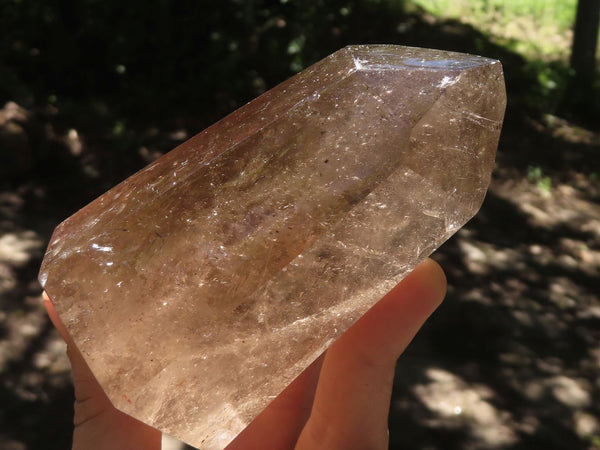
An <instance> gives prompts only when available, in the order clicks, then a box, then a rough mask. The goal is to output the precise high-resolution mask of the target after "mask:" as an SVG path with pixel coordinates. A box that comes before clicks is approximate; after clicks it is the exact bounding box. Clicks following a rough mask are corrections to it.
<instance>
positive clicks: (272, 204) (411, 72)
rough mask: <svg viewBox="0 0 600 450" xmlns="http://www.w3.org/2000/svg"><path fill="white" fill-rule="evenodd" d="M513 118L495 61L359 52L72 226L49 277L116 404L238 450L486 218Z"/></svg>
mask: <svg viewBox="0 0 600 450" xmlns="http://www.w3.org/2000/svg"><path fill="white" fill-rule="evenodd" d="M504 107H505V93H504V84H503V77H502V70H501V67H500V64H499V63H498V62H497V61H493V60H489V59H486V58H481V57H477V56H471V55H464V54H458V53H450V52H441V51H437V50H424V49H415V48H407V47H397V46H354V47H347V48H345V49H343V50H340V51H339V52H336V53H334V54H333V55H331V56H329V57H328V58H326V59H324V60H322V61H320V62H318V63H317V64H315V65H314V66H312V67H310V68H308V69H306V70H305V71H303V72H301V73H300V74H298V75H297V76H295V77H293V78H291V79H290V80H288V81H286V82H284V83H282V84H281V85H279V86H277V87H275V88H274V89H272V90H271V91H269V92H267V93H265V94H264V95H262V96H261V97H259V98H257V99H256V100H254V101H253V102H251V103H249V104H248V105H246V106H244V107H242V108H240V109H239V110H237V111H236V112H234V113H233V114H231V115H230V116H228V117H226V118H225V119H223V120H221V121H220V122H217V123H216V124H215V125H213V126H212V127H210V128H208V129H207V130H205V131H204V132H202V133H200V134H198V135H197V136H195V137H193V138H192V139H190V140H189V141H187V142H186V143H184V144H182V145H181V146H179V147H178V148H176V149H175V150H173V151H172V152H170V153H168V154H167V155H165V156H164V157H162V158H161V159H159V160H158V161H156V162H155V163H153V164H151V165H150V166H148V167H146V168H145V169H143V170H142V171H140V172H138V173H137V174H135V175H133V176H132V177H130V178H129V179H127V180H125V181H124V182H123V183H121V184H119V185H118V186H116V187H115V188H113V189H112V190H110V191H109V192H107V193H106V194H104V195H103V196H102V197H100V198H98V199H97V200H95V201H94V202H92V203H91V204H90V205H88V206H86V207H85V208H84V209H82V210H81V211H79V212H78V213H76V214H75V215H73V216H72V217H70V218H69V219H67V220H66V221H65V222H63V223H62V224H61V225H59V227H58V228H57V229H56V231H55V233H54V235H53V237H52V241H51V243H50V245H49V247H48V251H47V253H46V257H45V258H44V262H43V265H42V269H41V272H40V281H41V282H42V284H43V285H44V286H45V289H46V291H47V292H48V294H49V295H50V297H51V298H52V300H53V302H54V304H55V307H56V309H57V311H58V312H59V314H60V316H61V318H62V319H63V321H64V322H65V324H66V326H67V328H68V329H69V332H70V333H71V335H72V337H73V339H74V341H75V342H76V344H77V345H78V347H79V348H80V350H81V351H82V354H83V355H84V357H85V358H86V361H87V362H88V364H89V366H90V367H91V369H92V371H93V372H94V374H95V376H96V377H97V379H98V380H99V382H100V383H101V385H102V386H103V388H104V389H105V391H106V392H107V394H108V396H109V398H110V399H111V401H112V402H113V404H115V406H117V407H118V408H119V409H121V410H123V411H124V412H126V413H128V414H131V415H132V416H134V417H136V418H138V419H139V420H142V421H144V422H146V423H149V424H150V425H152V426H154V427H156V428H159V429H161V430H162V431H164V432H167V433H169V434H171V435H173V436H176V437H179V438H180V439H182V440H184V441H186V442H188V443H190V444H192V445H195V446H198V447H201V448H219V447H223V446H225V445H226V444H227V443H228V442H229V441H230V440H231V439H232V438H233V437H235V435H236V434H237V433H238V432H239V431H241V430H242V429H243V428H244V427H245V426H246V425H247V424H248V423H249V422H250V421H251V420H252V419H253V418H254V417H255V416H256V415H257V414H258V413H259V412H260V411H261V410H262V409H263V408H264V407H265V406H266V405H267V404H268V403H269V402H270V400H272V399H273V398H274V397H275V396H276V395H277V394H278V393H279V392H281V391H282V390H283V389H284V388H285V386H286V385H287V384H289V383H290V382H291V381H292V380H293V379H294V378H295V377H296V376H297V375H298V374H299V373H300V372H301V371H302V370H303V369H304V368H305V367H307V366H308V365H309V364H310V363H311V362H312V361H313V360H314V359H315V358H316V357H317V356H318V355H319V354H320V353H321V352H322V351H323V350H325V349H326V347H327V346H328V345H329V344H330V343H331V342H332V341H333V340H334V339H335V338H336V337H337V336H339V335H340V334H341V333H342V332H343V331H344V330H345V329H347V328H348V327H349V326H350V325H351V324H352V323H353V322H354V321H355V320H356V319H357V318H358V317H360V315H362V314H363V313H364V312H365V311H366V310H367V309H368V308H369V307H370V306H371V305H372V304H373V303H375V302H376V301H377V300H378V299H379V298H381V297H382V296H383V295H384V294H385V293H386V292H387V291H388V290H389V289H391V287H393V286H394V285H395V284H396V283H397V282H398V281H399V280H400V279H402V277H404V275H405V274H406V273H408V271H410V270H411V269H412V268H413V267H414V266H415V265H416V264H418V262H420V261H421V260H422V259H423V258H425V257H426V256H428V255H429V254H430V253H431V252H432V251H433V250H434V249H435V248H437V247H438V246H439V245H440V244H441V243H442V242H444V241H445V240H446V239H447V238H448V237H449V236H450V235H451V234H453V233H454V232H455V231H456V230H457V229H458V228H460V227H461V226H462V225H463V224H464V223H465V222H466V221H467V220H468V219H469V218H470V217H472V215H473V214H475V212H476V211H477V210H478V208H479V206H480V204H481V202H482V200H483V197H484V195H485V191H486V189H487V186H488V184H489V178H490V173H491V170H492V167H493V162H494V154H495V150H496V146H497V142H498V137H499V133H500V126H501V121H502V117H503V113H504Z"/></svg>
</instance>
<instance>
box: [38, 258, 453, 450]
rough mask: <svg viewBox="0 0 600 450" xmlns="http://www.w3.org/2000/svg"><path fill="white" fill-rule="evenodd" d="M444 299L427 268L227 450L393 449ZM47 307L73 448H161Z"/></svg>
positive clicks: (435, 270)
mask: <svg viewBox="0 0 600 450" xmlns="http://www.w3.org/2000/svg"><path fill="white" fill-rule="evenodd" d="M445 293H446V278H445V276H444V273H443V271H442V269H441V268H440V267H439V266H438V265H437V263H435V262H433V261H432V260H426V261H424V262H423V263H421V264H420V265H419V266H418V267H417V268H415V270H414V271H413V272H412V273H411V274H409V275H408V276H407V277H406V278H405V279H404V280H402V282H401V283H400V284H398V285H397V286H396V287H395V288H394V289H392V291H390V292H389V293H388V294H387V295H386V296H385V297H384V298H383V299H381V300H380V301H379V302H378V303H377V304H376V305H375V306H373V307H372V308H371V309H370V310H369V311H368V312H367V313H366V314H365V315H364V316H363V317H362V318H361V319H359V320H358V321H357V322H356V323H355V324H354V325H353V326H352V327H351V328H350V329H349V330H348V331H346V333H344V334H343V335H342V336H341V337H340V338H339V339H338V340H337V341H336V342H335V343H334V344H333V345H332V346H331V347H330V348H329V349H328V350H327V351H326V352H325V353H324V354H323V355H322V356H321V357H320V358H319V359H317V360H316V361H315V362H314V363H313V364H312V365H310V366H309V367H308V368H307V369H306V370H305V371H304V372H303V373H302V374H301V375H300V376H299V377H298V378H297V379H296V380H295V381H294V382H293V383H292V384H291V385H290V386H288V387H287V388H286V389H285V390H284V391H283V392H282V393H281V394H280V395H279V396H278V397H277V398H276V399H275V400H274V401H273V402H272V403H271V404H270V405H269V406H268V407H267V408H266V409H265V410H264V411H263V412H262V413H261V414H260V415H259V416H258V417H257V418H256V419H255V420H254V421H253V422H252V423H251V424H250V425H249V426H248V427H247V428H246V429H245V430H244V431H243V432H242V433H241V434H240V435H239V436H238V437H237V438H236V439H235V440H234V441H233V442H232V443H231V444H230V445H229V446H228V447H227V448H228V449H229V450H239V449H244V450H248V449H251V450H252V449H257V450H258V449H264V448H273V449H296V450H318V449H327V450H337V449H340V450H341V449H349V448H352V449H387V448H388V441H389V433H388V414H389V408H390V399H391V395H392V385H393V379H394V371H395V366H396V360H397V359H398V357H399V356H400V355H401V354H402V352H403V351H404V350H405V349H406V347H407V346H408V344H409V343H410V341H411V340H412V339H413V337H414V336H415V334H416V333H417V331H418V330H419V329H420V328H421V326H422V325H423V323H424V322H425V320H427V318H428V317H429V316H430V315H431V314H432V313H433V311H434V310H435V309H436V308H437V307H438V306H439V304H440V303H441V302H442V300H443V298H444V295H445ZM44 305H45V307H46V309H47V311H48V315H49V316H50V319H51V320H52V323H53V324H54V325H55V327H56V328H57V330H58V332H59V333H60V335H61V336H62V337H63V339H64V340H65V342H66V343H67V355H68V356H69V360H70V361H71V366H72V369H73V384H74V386H75V416H74V424H75V430H74V434H73V449H75V450H80V449H81V450H83V449H85V450H104V449H106V450H108V449H110V450H114V449H132V450H133V449H148V450H154V449H160V446H161V434H160V431H158V430H156V429H154V428H152V427H150V426H148V425H145V424H143V423H141V422H139V421H137V420H135V419H133V418H131V417H130V416H128V415H126V414H124V413H121V412H119V411H118V410H117V409H115V408H114V407H113V406H112V405H111V403H110V401H109V400H108V398H107V397H106V395H105V394H104V392H103V391H102V388H101V387H100V386H99V385H98V383H97V381H96V380H95V378H94V376H93V375H92V373H91V372H90V370H89V368H88V367H87V365H86V363H85V361H84V360H83V357H82V356H81V354H80V353H79V351H78V350H77V347H76V346H75V345H74V344H73V341H72V340H71V338H70V336H69V334H68V332H67V330H66V328H65V326H64V324H63V323H62V322H61V320H60V318H59V317H58V314H57V313H56V311H55V309H54V307H53V305H52V302H51V301H50V299H49V298H48V296H47V295H46V294H45V293H44Z"/></svg>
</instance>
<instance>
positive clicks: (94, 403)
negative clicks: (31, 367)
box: [43, 292, 161, 450]
mask: <svg viewBox="0 0 600 450" xmlns="http://www.w3.org/2000/svg"><path fill="white" fill-rule="evenodd" d="M43 297H44V307H45V308H46V311H47V312H48V316H49V317H50V320H51V321H52V323H53V324H54V326H55V327H56V329H57V330H58V332H59V334H60V335H61V336H62V338H63V339H64V340H65V342H66V343H67V355H68V357H69V361H70V362H71V368H72V371H73V386H74V388H75V415H74V418H73V422H74V425H75V430H74V432H73V449H74V450H79V449H86V450H104V449H107V450H108V449H115V448H118V449H124V450H125V449H132V450H133V449H140V448H143V449H146V450H158V449H160V445H161V433H160V431H158V430H156V429H154V428H152V427H150V426H148V425H146V424H144V423H142V422H140V421H138V420H136V419H134V418H133V417H131V416H128V415H127V414H125V413H123V412H121V411H119V410H117V409H116V408H115V407H114V406H113V405H112V403H111V402H110V400H109V399H108V397H107V396H106V394H105V393H104V390H103V389H102V387H101V386H100V384H99V383H98V381H97V380H96V378H95V377H94V374H93V373H92V371H91V370H90V368H89V367H88V365H87V363H86V362H85V360H84V359H83V356H82V354H81V352H80V351H79V349H78V348H77V346H76V345H75V343H74V342H73V339H72V338H71V336H70V335H69V332H68V331H67V328H66V327H65V325H64V323H63V322H62V320H61V319H60V317H59V315H58V313H57V312H56V309H55V308H54V305H53V304H52V301H51V300H50V298H49V296H48V294H47V293H46V292H44V294H43Z"/></svg>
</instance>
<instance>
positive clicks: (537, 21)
mask: <svg viewBox="0 0 600 450" xmlns="http://www.w3.org/2000/svg"><path fill="white" fill-rule="evenodd" d="M413 1H414V3H416V4H418V5H419V6H421V7H422V8H424V9H426V10H427V11H429V12H431V13H432V14H434V15H435V16H438V17H444V18H452V19H459V20H461V21H463V22H465V23H469V24H471V25H473V26H475V27H477V28H479V29H481V30H487V31H488V32H489V35H490V38H492V39H494V40H495V41H497V43H499V44H502V45H504V46H507V47H509V48H510V49H511V50H513V51H516V52H518V53H520V54H522V55H524V56H527V57H532V58H539V59H542V60H548V59H551V60H554V59H556V58H559V59H566V58H567V57H568V55H569V48H570V45H571V41H572V27H573V21H574V18H575V10H576V7H577V0H529V1H523V0H475V1H472V0H413Z"/></svg>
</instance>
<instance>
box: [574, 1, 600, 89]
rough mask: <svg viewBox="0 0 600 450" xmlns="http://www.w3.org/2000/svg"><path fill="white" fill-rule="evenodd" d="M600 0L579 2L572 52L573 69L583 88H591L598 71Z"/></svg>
mask: <svg viewBox="0 0 600 450" xmlns="http://www.w3.org/2000/svg"><path fill="white" fill-rule="evenodd" d="M599 22H600V0H579V2H578V3H577V17H576V19H575V30H574V31H575V34H574V36H573V47H572V51H571V68H572V69H573V71H574V72H575V78H576V79H577V81H578V82H580V83H583V85H582V87H585V88H591V87H592V84H593V82H594V75H595V71H596V49H597V45H598V25H599Z"/></svg>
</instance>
